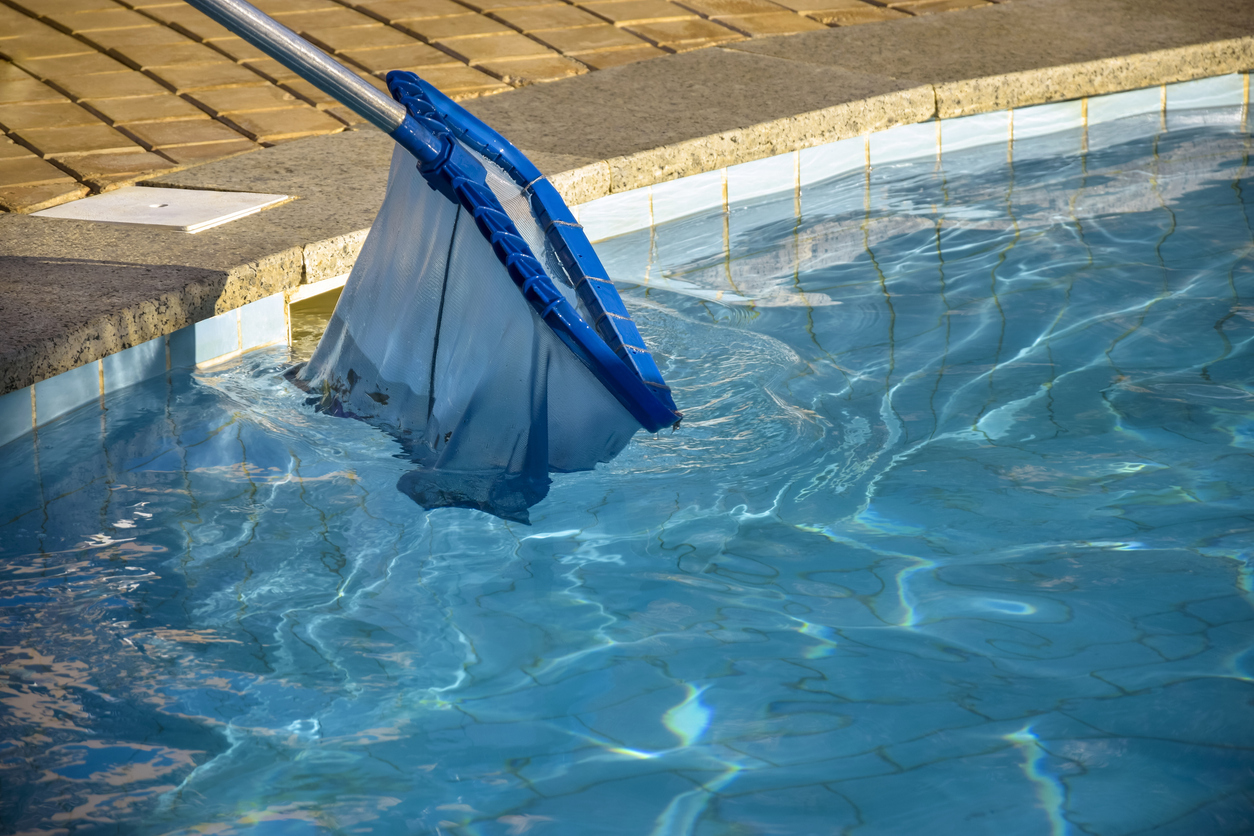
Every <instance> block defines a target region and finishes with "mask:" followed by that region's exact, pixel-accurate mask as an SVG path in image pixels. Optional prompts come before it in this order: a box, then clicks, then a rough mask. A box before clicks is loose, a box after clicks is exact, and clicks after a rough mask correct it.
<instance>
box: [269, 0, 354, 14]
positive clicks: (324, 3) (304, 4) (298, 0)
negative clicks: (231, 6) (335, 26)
mask: <svg viewBox="0 0 1254 836" xmlns="http://www.w3.org/2000/svg"><path fill="white" fill-rule="evenodd" d="M253 5H254V6H256V7H257V8H259V9H261V10H262V11H263V12H265V13H266V14H268V15H270V16H271V17H274V16H275V15H281V14H286V13H288V12H308V11H318V10H319V9H334V8H336V7H338V6H339V4H338V3H335V2H333V0H257V2H256V3H254V4H253Z"/></svg>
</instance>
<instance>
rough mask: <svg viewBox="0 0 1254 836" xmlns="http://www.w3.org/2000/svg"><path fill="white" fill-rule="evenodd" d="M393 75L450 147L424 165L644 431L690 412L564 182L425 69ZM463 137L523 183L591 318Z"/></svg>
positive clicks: (418, 116)
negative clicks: (560, 187) (556, 280)
mask: <svg viewBox="0 0 1254 836" xmlns="http://www.w3.org/2000/svg"><path fill="white" fill-rule="evenodd" d="M387 83H388V90H389V92H391V94H392V96H393V98H395V99H396V100H397V101H398V102H400V103H401V104H403V105H404V106H405V108H406V110H407V111H408V112H409V115H410V117H411V118H413V119H414V120H415V121H417V122H418V123H419V124H420V125H421V126H422V127H424V128H426V129H427V130H428V131H430V132H431V133H432V134H434V135H435V136H436V137H437V138H439V139H440V140H441V141H442V145H443V151H442V153H441V154H440V155H439V157H438V158H437V159H436V160H434V161H433V162H431V163H427V164H419V166H418V170H419V172H420V173H421V174H422V176H423V178H424V179H425V180H426V181H427V182H428V183H429V184H430V185H431V187H432V188H433V189H435V190H437V191H439V192H440V193H441V194H443V195H445V196H446V197H448V198H449V199H450V200H452V201H454V202H456V203H459V204H460V205H461V206H462V207H463V208H465V209H466V211H467V212H469V213H470V215H471V217H472V218H474V221H475V224H476V226H477V227H478V228H479V231H480V232H481V233H482V235H483V236H484V238H485V239H487V240H488V241H489V242H490V243H491V245H492V249H493V252H494V253H495V254H496V256H497V258H498V259H499V260H500V262H501V264H502V265H503V266H504V267H505V268H506V270H507V272H508V273H509V276H510V278H511V279H512V280H513V282H514V284H515V285H516V286H517V287H518V289H519V290H520V291H521V292H522V294H523V297H524V298H525V299H526V300H527V302H528V303H529V304H530V305H531V307H532V308H533V309H534V310H535V311H536V313H537V314H538V315H539V316H540V318H541V319H542V320H543V321H544V322H545V323H546V324H547V325H548V326H549V327H550V328H551V329H552V330H553V332H554V333H555V334H556V335H557V337H558V338H559V339H560V340H561V341H562V342H563V343H564V344H565V345H566V346H567V347H568V348H569V349H570V350H571V352H572V353H574V355H575V356H576V357H578V358H579V360H580V361H581V362H582V363H583V364H584V365H585V366H587V368H588V369H589V370H590V371H591V372H592V373H593V374H594V375H595V376H596V378H597V379H598V380H599V381H600V382H601V384H602V385H604V386H605V387H606V389H608V390H609V391H610V392H612V393H613V394H614V396H615V398H616V399H617V400H618V401H619V403H621V404H622V405H623V407H624V408H625V409H627V410H628V411H629V412H630V413H631V415H632V417H634V418H635V419H636V420H637V421H639V422H640V425H641V426H642V427H644V429H645V430H647V431H649V432H657V431H658V430H660V429H663V428H665V427H668V426H670V427H673V426H677V425H678V423H679V421H680V420H681V419H682V418H683V415H682V413H680V412H679V411H678V409H677V408H676V406H675V401H674V399H673V397H672V395H671V391H670V387H668V386H667V385H666V383H665V381H664V380H663V379H662V373H661V371H660V370H659V369H658V367H657V363H656V362H654V360H653V355H652V354H650V352H649V350H648V348H647V347H646V346H645V345H644V339H643V338H642V337H641V336H640V332H639V330H638V329H637V328H636V325H635V323H634V322H633V321H632V319H631V315H630V314H629V313H628V312H627V308H626V307H625V306H624V305H623V301H622V298H621V297H620V296H619V295H618V290H617V289H616V288H615V287H614V284H613V283H612V282H611V281H610V279H609V276H608V275H607V273H606V271H605V268H604V266H602V264H601V260H600V259H599V258H598V257H597V255H596V251H595V250H594V249H593V248H592V244H591V243H590V242H589V241H588V237H587V235H585V234H584V231H583V227H582V226H580V225H579V223H578V221H576V220H575V217H574V216H573V215H572V214H571V212H570V209H569V208H568V207H567V206H566V202H565V201H564V200H563V199H562V197H561V195H560V194H559V193H558V191H557V189H556V188H554V187H553V185H552V184H551V183H550V182H549V181H548V180H547V179H546V178H545V177H544V175H543V174H541V173H540V171H539V169H537V168H536V167H535V166H534V165H533V164H532V163H531V161H530V160H528V159H527V158H526V156H525V155H524V154H523V153H522V152H521V151H519V150H518V149H517V148H515V147H514V146H513V145H512V144H510V142H509V141H508V140H506V139H505V138H504V137H503V136H501V135H500V134H499V133H497V132H496V131H494V130H493V129H492V128H490V127H488V126H487V125H486V124H484V123H483V122H482V121H480V120H479V119H478V118H476V117H475V116H474V115H472V114H471V113H469V112H468V111H466V110H465V109H464V108H462V107H461V106H459V105H458V104H457V103H456V102H454V101H453V100H451V99H449V98H448V97H447V96H445V95H444V94H443V93H441V92H440V91H439V90H437V89H435V88H434V87H432V86H431V85H430V84H428V83H427V82H425V81H423V80H422V79H421V78H419V77H418V76H417V75H415V74H413V73H410V72H403V71H393V72H390V73H388V76H387ZM459 143H464V144H465V145H466V147H468V148H470V149H472V150H473V151H475V152H476V153H478V154H480V155H481V156H483V157H484V158H486V159H488V160H491V161H492V162H493V163H494V164H495V165H497V166H499V167H500V168H501V169H502V171H504V172H505V173H506V174H507V175H508V176H509V177H510V178H511V179H513V180H514V182H515V183H516V184H517V185H518V186H519V188H520V189H522V190H523V193H524V194H525V195H526V197H527V200H528V202H529V203H530V205H531V209H532V212H533V214H534V215H535V217H536V218H537V219H538V220H539V221H540V224H541V227H542V228H543V230H544V234H545V238H546V240H547V241H548V243H549V245H550V246H551V247H552V248H553V250H554V252H555V253H556V254H557V257H558V258H559V259H560V260H561V262H562V266H563V267H564V268H565V269H566V271H567V273H568V275H569V276H570V278H571V280H572V282H573V284H574V289H575V293H576V295H577V297H578V299H579V301H580V302H581V303H582V304H583V305H584V307H585V308H586V309H587V311H588V312H589V314H590V318H591V320H592V324H591V325H590V324H589V323H588V322H587V321H585V320H584V318H583V317H582V316H580V315H579V313H578V311H576V310H575V308H574V306H573V305H572V304H571V303H570V302H569V301H568V300H567V299H566V297H565V296H564V295H563V294H562V293H561V291H560V290H558V289H557V287H556V286H555V285H554V284H553V280H552V278H551V277H550V276H549V275H548V273H547V271H546V270H545V269H544V267H543V266H542V265H541V263H540V262H539V260H537V259H536V257H535V255H534V254H533V253H532V252H531V249H530V247H528V245H527V243H526V241H525V240H524V239H523V237H522V236H521V235H520V234H519V232H518V229H517V227H516V226H515V225H514V222H513V221H512V220H511V219H510V217H509V215H508V214H506V212H505V210H504V208H503V207H502V206H501V204H500V202H499V201H498V200H497V198H496V196H495V195H494V194H493V193H492V191H491V189H490V188H489V187H488V185H487V181H486V172H485V171H484V169H483V166H482V165H480V164H479V162H478V161H477V160H476V159H475V158H474V157H472V156H471V155H470V154H468V153H466V151H465V150H464V149H462V148H461V146H460V145H459Z"/></svg>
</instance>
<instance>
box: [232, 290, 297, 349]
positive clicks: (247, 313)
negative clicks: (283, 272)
mask: <svg viewBox="0 0 1254 836" xmlns="http://www.w3.org/2000/svg"><path fill="white" fill-rule="evenodd" d="M239 332H240V339H241V342H242V345H241V346H240V347H241V348H243V349H244V350H245V351H247V350H248V349H250V348H257V347H258V346H263V345H273V344H275V343H281V342H286V341H287V302H286V301H285V300H284V299H283V294H282V293H276V294H274V295H273V296H267V297H266V298H265V299H259V300H257V301H256V302H251V303H249V304H247V305H245V306H244V307H242V308H240V309H239Z"/></svg>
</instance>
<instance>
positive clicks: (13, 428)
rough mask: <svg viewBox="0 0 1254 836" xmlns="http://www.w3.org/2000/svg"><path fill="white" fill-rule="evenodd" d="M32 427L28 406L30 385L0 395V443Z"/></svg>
mask: <svg viewBox="0 0 1254 836" xmlns="http://www.w3.org/2000/svg"><path fill="white" fill-rule="evenodd" d="M32 427H34V423H33V416H32V414H31V408H30V387H29V386H27V387H26V388H25V389H18V390H17V391H16V392H10V393H8V394H7V395H0V445H5V444H8V443H9V442H10V441H12V440H13V439H15V438H20V437H22V436H23V435H25V434H26V433H28V432H30V431H31V428H32Z"/></svg>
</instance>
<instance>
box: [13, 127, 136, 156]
mask: <svg viewBox="0 0 1254 836" xmlns="http://www.w3.org/2000/svg"><path fill="white" fill-rule="evenodd" d="M15 133H16V134H17V135H18V138H19V139H21V140H22V141H23V142H25V143H26V144H27V145H29V146H30V147H32V148H34V149H35V150H36V151H38V152H39V153H40V154H41V155H43V156H45V157H61V156H67V155H70V154H90V153H92V152H98V153H114V152H119V151H137V150H139V149H138V148H136V146H135V143H134V142H132V141H131V140H130V139H129V138H127V137H126V136H124V135H122V134H120V133H118V132H117V131H115V130H114V129H113V128H110V127H109V126H108V125H106V124H104V123H97V124H95V125H79V126H77V127H73V128H31V129H30V130H24V131H15Z"/></svg>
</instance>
